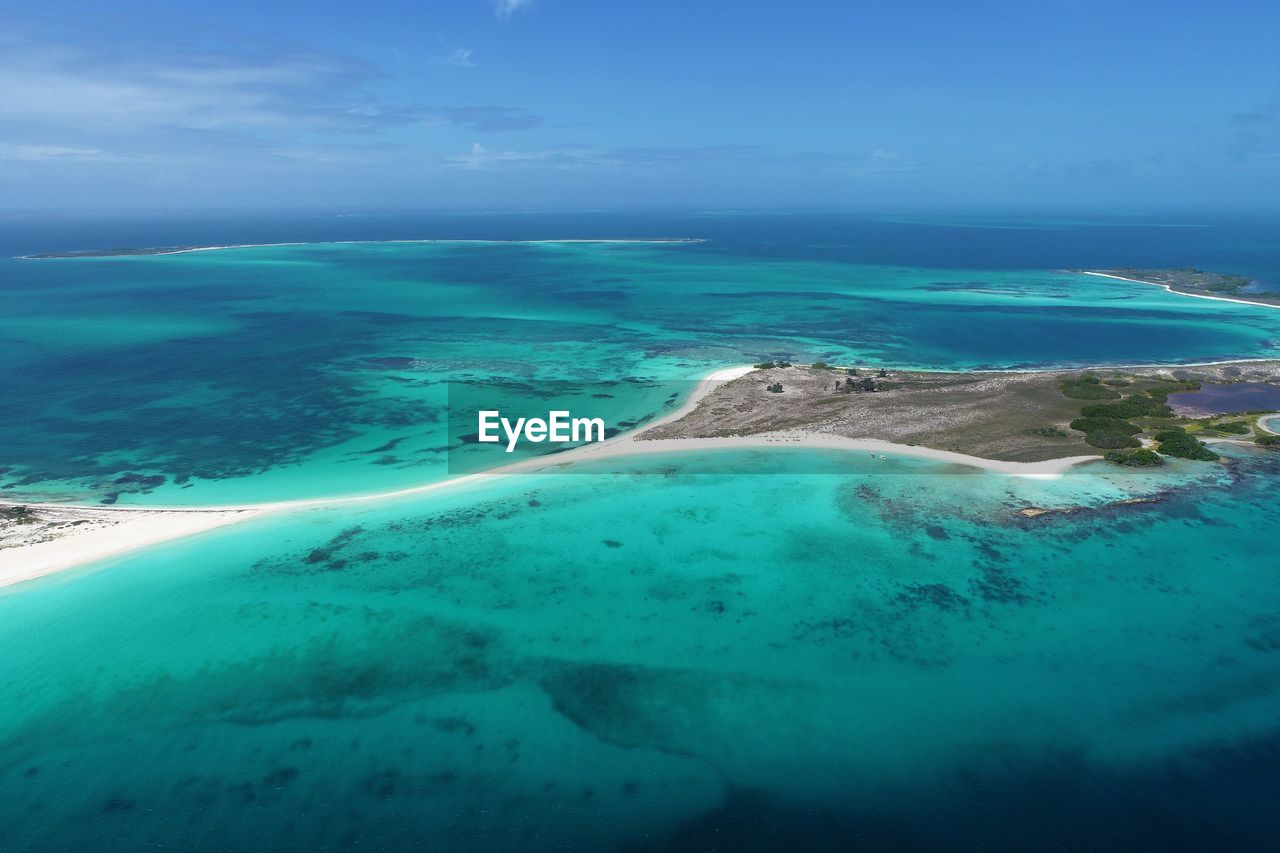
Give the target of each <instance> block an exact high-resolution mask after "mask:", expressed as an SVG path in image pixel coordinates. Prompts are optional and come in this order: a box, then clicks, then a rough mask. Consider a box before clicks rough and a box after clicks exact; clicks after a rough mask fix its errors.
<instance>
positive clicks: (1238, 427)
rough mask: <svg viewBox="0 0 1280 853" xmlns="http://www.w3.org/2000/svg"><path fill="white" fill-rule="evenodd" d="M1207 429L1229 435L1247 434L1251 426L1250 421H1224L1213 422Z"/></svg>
mask: <svg viewBox="0 0 1280 853" xmlns="http://www.w3.org/2000/svg"><path fill="white" fill-rule="evenodd" d="M1207 429H1211V430H1213V431H1214V432H1221V433H1225V434H1227V435H1247V434H1248V433H1249V432H1250V429H1251V428H1250V426H1249V422H1248V421H1223V422H1222V423H1216V424H1213V425H1212V426H1210V427H1207Z"/></svg>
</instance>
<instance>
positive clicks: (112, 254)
mask: <svg viewBox="0 0 1280 853" xmlns="http://www.w3.org/2000/svg"><path fill="white" fill-rule="evenodd" d="M705 242H706V238H704V237H654V238H643V237H598V238H597V237H570V238H566V239H561V240H475V239H457V240H449V239H435V238H422V239H408V240H293V241H289V242H284V243H230V244H227V245H225V246H173V247H165V246H160V247H155V248H149V247H145V246H144V247H139V248H136V249H123V250H119V251H113V250H110V249H88V250H85V251H83V252H51V253H49V254H41V255H18V256H17V259H18V260H21V261H65V260H74V259H76V258H85V259H88V258H97V259H101V258H149V257H160V256H163V255H187V254H190V253H192V252H219V251H223V250H226V249H272V248H276V247H280V246H363V245H379V244H384V243H386V244H402V243H448V244H476V245H539V244H559V243H638V244H650V243H656V244H667V243H705Z"/></svg>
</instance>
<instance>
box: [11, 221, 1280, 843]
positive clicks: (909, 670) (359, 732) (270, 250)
mask: <svg viewBox="0 0 1280 853" xmlns="http://www.w3.org/2000/svg"><path fill="white" fill-rule="evenodd" d="M1274 224H1275V223H1273V222H1267V221H1257V220H1242V219H1217V218H1213V217H1200V218H1195V217H1163V218H1159V219H1154V218H1133V219H1118V218H1114V217H1112V218H1100V217H1058V218H1046V217H1039V218H1027V217H996V216H965V217H943V218H938V217H933V218H929V219H922V218H919V217H914V218H913V217H903V216H900V217H871V216H861V215H859V216H855V215H852V214H848V215H836V214H812V215H781V214H776V215H774V214H753V215H744V214H730V213H719V214H701V215H694V214H676V215H656V214H654V215H640V214H630V215H620V214H619V215H603V214H601V215H586V214H579V215H568V214H563V215H559V214H557V215H550V214H527V215H523V216H513V215H504V216H484V215H470V216H454V217H446V216H430V217H428V216H419V217H413V216H395V217H392V216H386V217H377V216H370V217H312V218H303V217H278V218H274V219H257V220H255V219H243V220H237V219H234V218H230V217H228V218H226V219H207V220H203V221H198V220H195V219H192V220H191V221H184V220H182V218H181V217H171V218H170V220H169V221H168V222H166V223H157V222H150V223H148V222H145V221H141V220H140V221H138V222H127V221H126V222H120V221H117V222H115V223H113V224H111V225H106V224H102V223H95V222H93V221H92V220H75V221H70V222H66V221H64V222H61V223H57V222H55V223H26V224H21V225H14V226H12V227H9V228H7V230H6V232H5V235H4V237H3V241H4V242H3V247H4V248H5V250H6V251H8V252H9V253H10V254H14V255H16V254H27V253H32V252H40V251H56V250H66V249H75V248H91V247H98V248H102V247H108V246H130V245H138V246H144V245H145V246H150V245H183V244H225V243H271V242H283V241H295V240H301V241H317V240H337V239H342V240H357V239H361V240H363V239H369V240H390V239H440V240H454V239H475V240H534V239H538V240H542V239H560V238H601V237H627V238H664V237H689V238H700V239H702V240H704V242H698V243H625V244H623V243H537V244H534V243H358V244H351V243H344V244H320V243H309V244H307V245H302V246H276V247H257V248H243V249H232V250H226V251H217V252H199V253H191V254H183V255H169V256H148V257H126V258H102V259H72V260H44V261H34V260H17V259H13V260H5V261H3V262H0V295H2V296H3V298H4V300H5V305H6V306H7V309H8V310H6V311H5V312H4V313H3V315H0V355H2V356H3V357H4V359H5V363H6V365H7V369H6V370H5V371H4V373H3V379H0V383H2V384H0V387H2V388H3V399H4V400H5V405H6V410H7V412H8V413H9V417H6V418H4V419H3V420H2V421H0V478H3V482H2V483H0V486H3V489H0V495H4V496H6V497H8V498H15V499H39V498H55V499H64V500H68V499H69V500H79V501H90V502H99V501H108V502H116V503H118V504H137V505H191V506H200V505H215V504H224V503H231V502H248V501H266V500H276V499H287V498H299V497H314V496H321V495H335V494H366V493H374V492H378V491H384V490H388V489H393V488H401V487H404V486H409V485H415V484H418V483H423V482H431V481H433V480H438V479H441V478H443V477H445V476H447V474H448V472H447V465H446V460H445V459H444V458H443V457H444V453H443V452H441V451H440V450H439V448H440V446H441V443H442V437H443V438H444V440H445V441H447V435H446V432H445V422H446V420H447V417H446V414H447V413H446V412H445V411H444V406H445V404H446V403H447V397H446V396H445V390H446V388H445V386H446V383H457V382H477V383H484V382H491V381H495V380H501V381H508V382H516V381H519V382H526V383H534V384H536V383H539V382H553V381H554V382H569V383H581V384H582V385H584V386H585V385H587V384H591V385H592V387H596V385H597V384H599V383H615V385H614V386H613V387H615V388H616V389H617V391H618V393H617V394H616V396H614V397H611V398H610V399H608V400H607V401H603V402H602V405H604V406H606V407H607V408H608V409H609V411H610V413H611V414H612V415H614V416H616V417H619V418H621V417H630V418H640V417H644V416H646V415H651V414H653V413H655V412H660V411H661V410H662V409H663V407H664V406H667V405H668V403H667V400H666V396H665V394H660V393H657V392H655V391H654V390H653V389H654V388H655V387H660V386H655V385H654V384H653V382H654V381H658V380H662V381H665V380H683V379H688V378H692V377H696V376H699V375H702V374H705V373H706V372H708V371H710V370H713V369H716V368H718V367H724V366H727V365H733V364H740V363H745V362H750V361H754V360H759V359H762V358H773V357H789V358H793V359H795V360H801V361H807V360H812V359H817V358H822V359H825V360H829V361H853V362H857V363H859V364H867V365H881V364H883V365H889V366H896V367H907V366H910V367H926V368H940V369H941V368H946V369H968V368H984V369H986V368H1005V367H1019V368H1025V367H1038V368H1059V367H1060V368H1066V367H1072V366H1081V365H1089V364H1117V363H1161V362H1194V361H1204V360H1218V359H1228V358H1258V357H1275V356H1277V354H1278V349H1280V312H1277V311H1275V310H1274V309H1268V308H1261V307H1254V306H1247V305H1231V304H1227V303H1220V302H1210V301H1207V300H1199V299H1192V298H1187V297H1183V296H1179V295H1176V294H1170V293H1167V292H1165V291H1163V290H1162V289H1160V288H1156V287H1149V286H1145V285H1141V284H1130V283H1125V282H1118V281H1109V280H1104V279H1096V278H1091V277H1088V276H1082V275H1079V274H1077V273H1075V272H1072V271H1071V270H1076V269H1080V268H1093V267H1122V266H1152V267H1170V266H1197V267H1201V268H1205V269H1214V270H1221V271H1226V272H1241V273H1246V274H1250V275H1254V276H1256V277H1258V278H1259V279H1262V280H1263V281H1264V282H1280V245H1278V242H1280V241H1278V240H1277V238H1276V236H1275V235H1276V234H1280V231H1278V230H1276V229H1275V228H1274ZM628 380H643V381H628ZM388 445H389V446H388ZM1226 452H1227V454H1228V459H1227V462H1226V464H1224V465H1210V464H1204V463H1193V462H1175V463H1173V464H1170V465H1168V466H1166V467H1165V468H1163V469H1160V470H1156V471H1127V470H1122V469H1119V468H1116V467H1113V466H1107V465H1104V464H1092V465H1087V466H1084V467H1082V468H1080V469H1077V470H1076V471H1075V472H1073V473H1071V474H1069V475H1067V476H1064V477H1062V478H1060V479H1056V480H1029V479H1022V478H1013V477H1008V476H1004V475H1000V474H994V473H988V472H981V471H978V470H976V469H972V468H968V467H963V466H955V465H947V464H940V463H935V462H929V461H923V460H916V459H909V458H905V457H889V458H887V459H878V458H871V457H870V456H868V457H862V456H861V454H846V453H831V452H826V451H803V450H796V449H781V448H779V449H769V450H761V451H720V452H716V453H688V452H686V453H673V454H669V455H661V456H646V457H643V458H639V457H637V458H634V459H614V460H610V461H608V462H607V463H605V462H600V463H593V467H592V468H591V470H589V471H588V472H587V473H590V474H593V475H594V476H582V477H564V476H556V475H553V474H543V475H520V476H508V477H498V478H493V479H491V480H489V481H486V482H483V483H480V484H471V485H467V486H463V487H460V488H458V489H456V490H451V491H447V492H440V493H437V494H431V495H420V496H416V497H406V498H398V499H393V500H384V501H371V502H366V503H361V504H358V505H348V506H345V507H334V508H329V509H324V508H311V509H306V510H299V511H296V512H292V513H286V514H280V515H275V516H271V517H266V518H262V519H259V520H255V521H250V522H246V523H244V524H241V525H236V526H232V527H228V528H223V529H220V530H217V531H213V532H210V533H206V534H202V535H199V536H195V537H191V538H189V539H185V540H181V541H178V542H174V543H171V544H168V545H164V546H158V547H154V548H150V549H147V550H145V551H141V552H137V553H134V554H131V555H127V556H125V557H120V558H116V559H113V560H110V561H107V562H105V563H102V564H98V565H94V566H87V567H84V568H82V569H79V570H76V571H72V572H66V573H62V574H60V575H56V576H52V577H48V578H45V579H42V580H39V581H36V582H31V583H27V584H21V585H18V586H14V587H10V588H8V589H6V590H4V591H2V592H0V662H2V666H0V848H2V849H6V850H7V849H14V850H82V849H94V850H131V851H132V850H145V849H156V848H160V847H165V848H170V849H172V848H178V849H184V850H225V849H239V848H261V847H267V846H269V847H272V848H274V849H283V850H290V849H298V850H304V849H305V850H315V849H348V848H360V849H371V850H398V849H410V848H412V849H418V848H421V847H433V848H437V849H469V850H489V849H512V848H516V849H522V850H542V849H545V850H566V849H568V850H602V849H603V850H643V849H667V850H684V849H699V850H706V849H719V850H753V849H760V850H774V849H779V848H783V847H800V846H803V847H806V848H808V849H850V848H864V849H953V848H957V847H967V848H972V847H983V848H988V849H991V848H997V849H1005V848H1027V847H1031V848H1038V849H1044V848H1062V849H1078V848H1105V849H1152V848H1160V849H1223V848H1234V849H1249V848H1261V847H1266V846H1270V845H1271V843H1272V839H1274V838H1275V837H1277V834H1280V814H1277V810H1276V808H1275V806H1274V803H1275V802H1276V801H1277V799H1280V760H1278V759H1280V754H1278V753H1280V729H1278V728H1277V722H1276V721H1277V720H1278V719H1280V679H1278V678H1277V673H1278V672H1280V617H1277V616H1276V602H1277V600H1280V598H1278V593H1280V577H1278V576H1277V575H1276V573H1275V571H1274V562H1275V561H1274V559H1273V558H1272V556H1271V555H1272V554H1273V553H1274V542H1273V538H1274V536H1273V532H1274V530H1275V529H1276V526H1277V523H1280V506H1277V503H1276V501H1275V485H1276V482H1277V476H1278V475H1280V456H1277V455H1276V454H1274V453H1273V452H1268V451H1261V450H1253V449H1248V448H1241V449H1231V450H1228V451H1226ZM1133 498H1143V499H1144V500H1143V502H1128V503H1120V501H1126V500H1130V499H1133ZM1028 506H1038V507H1077V508H1079V509H1077V510H1076V511H1073V512H1070V513H1050V514H1047V515H1042V516H1039V517H1036V518H1026V517H1024V516H1022V515H1020V514H1019V513H1018V510H1019V509H1021V508H1025V507H1028ZM2 558H3V554H2V553H0V559H2Z"/></svg>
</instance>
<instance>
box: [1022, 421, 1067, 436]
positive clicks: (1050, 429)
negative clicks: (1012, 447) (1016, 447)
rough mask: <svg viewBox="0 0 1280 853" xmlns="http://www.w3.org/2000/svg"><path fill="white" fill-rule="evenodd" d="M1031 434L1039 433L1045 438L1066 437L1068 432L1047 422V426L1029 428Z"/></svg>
mask: <svg viewBox="0 0 1280 853" xmlns="http://www.w3.org/2000/svg"><path fill="white" fill-rule="evenodd" d="M1031 434H1032V435H1041V436H1044V437H1045V438H1066V437H1067V435H1068V433H1067V431H1066V430H1065V429H1063V428H1062V427H1059V426H1054V425H1052V424H1049V425H1048V426H1042V427H1035V428H1034V429H1032V430H1031Z"/></svg>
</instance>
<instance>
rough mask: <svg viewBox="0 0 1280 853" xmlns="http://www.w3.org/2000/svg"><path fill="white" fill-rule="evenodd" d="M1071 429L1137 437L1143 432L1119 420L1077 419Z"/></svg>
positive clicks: (1072, 423)
mask: <svg viewBox="0 0 1280 853" xmlns="http://www.w3.org/2000/svg"><path fill="white" fill-rule="evenodd" d="M1071 428H1072V429H1073V430H1076V431H1077V432H1118V433H1122V434H1124V435H1137V434H1138V433H1140V432H1142V430H1141V429H1140V428H1139V427H1136V426H1134V425H1133V424H1131V423H1129V422H1128V421H1122V420H1120V419H1119V418H1100V417H1091V418H1076V419H1075V420H1074V421H1072V422H1071Z"/></svg>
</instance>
